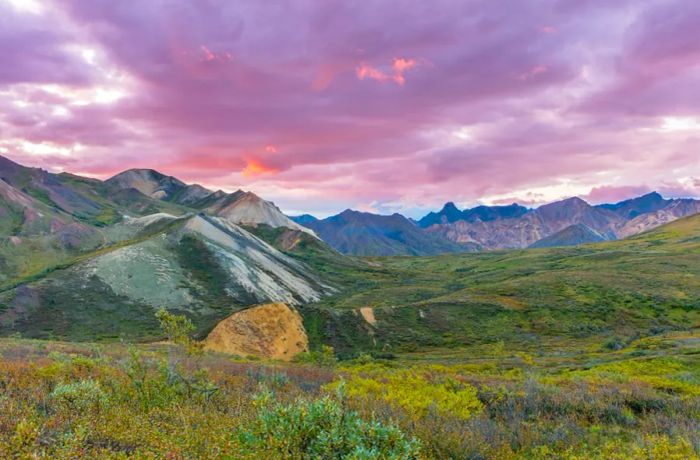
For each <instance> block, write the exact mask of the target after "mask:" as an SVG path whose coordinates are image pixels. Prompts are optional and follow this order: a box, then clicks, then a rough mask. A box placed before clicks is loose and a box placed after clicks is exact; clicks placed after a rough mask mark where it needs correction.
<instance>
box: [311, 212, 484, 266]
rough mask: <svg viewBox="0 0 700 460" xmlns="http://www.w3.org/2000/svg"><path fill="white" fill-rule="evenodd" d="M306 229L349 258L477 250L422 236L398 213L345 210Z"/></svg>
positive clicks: (418, 228) (437, 238)
mask: <svg viewBox="0 0 700 460" xmlns="http://www.w3.org/2000/svg"><path fill="white" fill-rule="evenodd" d="M307 226H308V227H309V228H311V229H312V230H314V231H315V232H316V234H318V235H319V237H320V238H321V239H322V240H323V241H325V242H326V243H328V244H329V245H331V246H332V247H333V248H335V249H337V250H338V251H340V252H342V253H344V254H351V255H373V256H389V255H435V254H443V253H447V252H470V251H475V250H477V249H478V246H477V245H475V244H460V243H454V242H451V241H448V240H446V239H445V238H443V237H441V236H439V235H431V234H429V233H426V232H425V231H423V230H422V229H421V228H420V227H418V226H416V225H415V224H413V223H412V222H411V221H409V220H408V219H406V218H405V217H403V216H402V215H400V214H393V215H390V216H381V215H377V214H371V213H366V212H358V211H352V210H349V209H348V210H346V211H343V212H342V213H340V214H338V215H335V216H332V217H328V218H327V219H323V220H318V221H316V222H311V223H309V224H307Z"/></svg>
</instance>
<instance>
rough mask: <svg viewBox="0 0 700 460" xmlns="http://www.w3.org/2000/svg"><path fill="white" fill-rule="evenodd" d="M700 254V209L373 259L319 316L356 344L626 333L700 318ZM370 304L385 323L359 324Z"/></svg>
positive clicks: (349, 277) (452, 343)
mask: <svg viewBox="0 0 700 460" xmlns="http://www.w3.org/2000/svg"><path fill="white" fill-rule="evenodd" d="M699 255H700V215H696V216H693V217H689V218H685V219H681V220H679V221H676V222H674V223H671V224H669V225H666V226H663V227H659V228H657V229H655V230H653V231H650V232H648V233H645V234H641V235H638V236H635V237H633V238H629V239H627V240H622V241H615V242H606V243H600V244H595V245H587V246H583V247H575V248H551V249H527V250H513V251H497V252H485V253H477V254H456V255H444V256H437V257H423V258H416V257H391V258H370V259H367V260H368V262H369V267H366V268H365V269H364V270H363V271H362V273H361V274H359V273H358V272H348V273H347V274H346V277H345V281H346V285H345V288H344V289H343V291H342V293H340V294H338V295H335V296H333V297H330V298H327V299H324V300H323V301H322V302H320V303H317V304H316V305H315V306H314V308H313V309H307V318H308V322H309V326H310V328H311V329H312V330H314V331H317V332H318V337H320V339H321V340H323V341H328V342H332V343H334V345H336V346H337V347H338V348H340V349H344V350H348V351H350V350H353V349H357V348H365V347H367V345H368V344H370V345H371V347H372V348H374V349H381V350H397V351H406V350H411V349H417V348H420V347H425V346H435V347H458V346H474V345H479V344H484V343H493V342H497V341H500V340H504V341H505V342H507V343H514V344H518V345H519V346H524V347H528V346H533V347H535V346H543V345H544V344H547V343H550V342H552V341H557V340H559V341H570V340H578V341H581V340H584V341H590V342H592V343H600V344H602V343H605V342H607V341H615V340H618V341H625V340H629V339H631V338H632V337H636V336H638V335H650V334H655V333H658V332H661V331H667V330H684V329H689V328H693V327H697V326H698V325H699V324H700V257H699ZM323 268H324V269H325V270H327V271H333V268H332V267H331V266H329V265H326V266H324V267H323ZM365 307H370V308H373V309H374V310H373V315H374V317H375V320H376V324H375V325H371V324H369V323H368V322H366V321H365V322H364V324H363V327H361V328H358V327H357V324H356V323H357V322H352V321H350V320H349V319H350V318H352V317H355V318H360V317H359V314H358V313H359V309H361V308H365ZM360 323H362V321H360ZM358 330H360V331H364V333H363V334H362V335H358Z"/></svg>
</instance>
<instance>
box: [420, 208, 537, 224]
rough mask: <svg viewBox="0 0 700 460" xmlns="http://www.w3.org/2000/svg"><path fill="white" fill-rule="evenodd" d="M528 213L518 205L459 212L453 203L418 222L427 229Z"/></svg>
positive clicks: (513, 216)
mask: <svg viewBox="0 0 700 460" xmlns="http://www.w3.org/2000/svg"><path fill="white" fill-rule="evenodd" d="M527 212H528V209H527V208H525V207H523V206H520V205H518V204H515V203H513V204H511V205H507V206H477V207H475V208H472V209H466V210H464V211H460V210H459V209H457V206H455V204H454V203H452V202H448V203H445V206H443V208H442V209H441V210H440V211H439V212H437V213H435V212H431V213H428V214H427V215H426V216H425V217H423V218H422V219H420V220H419V221H418V225H419V226H420V227H422V228H428V227H430V226H432V225H436V224H448V223H453V222H457V221H459V220H465V221H467V222H479V221H481V222H486V221H491V220H497V219H513V218H517V217H521V216H523V215H524V214H526V213H527Z"/></svg>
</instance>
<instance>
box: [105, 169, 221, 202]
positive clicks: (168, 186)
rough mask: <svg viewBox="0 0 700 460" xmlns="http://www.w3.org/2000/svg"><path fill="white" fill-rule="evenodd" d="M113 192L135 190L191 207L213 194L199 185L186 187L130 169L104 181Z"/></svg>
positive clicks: (174, 180)
mask: <svg viewBox="0 0 700 460" xmlns="http://www.w3.org/2000/svg"><path fill="white" fill-rule="evenodd" d="M105 184H106V185H107V186H108V187H110V188H112V189H114V190H126V189H135V190H138V191H139V192H141V193H143V194H144V195H146V196H149V197H151V198H155V199H157V200H163V201H171V202H175V203H178V204H183V205H192V204H196V203H197V202H199V201H201V200H203V199H204V198H206V197H208V196H210V195H211V194H212V193H213V192H212V191H211V190H207V189H206V188H204V187H202V186H201V185H199V184H194V185H187V184H185V183H184V182H182V181H181V180H179V179H177V178H175V177H172V176H166V175H165V174H161V173H159V172H158V171H154V170H153V169H130V170H128V171H124V172H122V173H119V174H117V175H116V176H114V177H111V178H110V179H107V180H106V181H105Z"/></svg>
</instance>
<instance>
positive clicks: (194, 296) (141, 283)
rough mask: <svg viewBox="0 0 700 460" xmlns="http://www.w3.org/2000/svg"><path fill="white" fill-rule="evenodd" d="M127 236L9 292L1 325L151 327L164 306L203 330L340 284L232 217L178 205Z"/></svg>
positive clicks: (86, 333) (60, 330) (39, 332)
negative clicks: (180, 212) (254, 308)
mask: <svg viewBox="0 0 700 460" xmlns="http://www.w3.org/2000/svg"><path fill="white" fill-rule="evenodd" d="M114 231H115V232H117V231H118V232H120V233H121V235H122V237H124V238H127V239H125V240H122V241H121V242H120V243H117V244H114V245H111V246H107V247H104V248H101V249H98V250H95V251H92V252H89V253H86V254H82V255H81V256H80V257H78V258H76V259H73V260H71V261H70V262H69V263H66V264H63V265H62V266H59V267H55V269H54V270H52V271H50V272H48V273H44V274H43V275H42V276H40V277H37V278H36V279H33V278H30V279H27V280H26V282H23V283H21V284H18V285H16V286H11V287H9V288H7V289H4V290H2V291H1V292H0V331H1V332H3V333H7V332H9V331H20V332H22V333H23V334H25V335H27V336H30V337H48V336H51V335H53V336H60V337H69V338H73V339H85V338H88V337H119V336H121V335H126V336H136V337H139V338H143V337H147V336H148V335H149V334H152V333H154V332H155V331H156V326H155V323H154V322H153V312H154V311H155V310H156V309H157V308H159V307H165V308H167V309H168V310H171V311H177V312H182V313H185V314H187V315H188V316H190V317H191V318H193V320H194V321H195V323H196V324H197V326H198V327H199V329H200V331H205V330H207V329H208V328H210V327H211V326H212V325H213V324H214V323H215V322H216V321H218V320H219V319H221V318H223V317H225V316H228V315H229V314H230V313H231V312H234V311H237V310H240V309H243V308H245V307H247V306H249V305H254V304H259V303H265V302H284V303H286V304H288V305H301V304H307V303H312V302H315V301H318V300H319V299H320V298H321V296H323V295H326V294H328V293H331V292H333V288H332V287H330V286H329V285H327V284H326V283H324V282H323V281H322V280H321V279H320V277H319V276H318V275H317V274H316V273H315V272H314V271H313V270H312V269H311V268H309V267H308V266H306V265H305V264H304V263H302V262H299V261H297V260H295V259H293V258H291V257H289V256H287V255H285V254H283V253H282V252H280V251H278V250H277V249H275V248H274V247H272V246H270V245H269V244H267V243H265V242H264V241H262V240H260V239H259V238H257V237H255V236H254V235H252V234H250V233H249V232H247V231H246V230H244V229H243V228H241V227H239V226H238V225H236V224H233V223H231V222H229V221H227V220H226V219H223V218H219V217H213V216H208V215H205V214H201V215H187V216H183V217H174V216H168V215H165V214H163V215H157V216H148V217H144V218H137V219H130V220H127V221H125V222H122V223H120V224H118V225H116V226H115V229H114Z"/></svg>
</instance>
